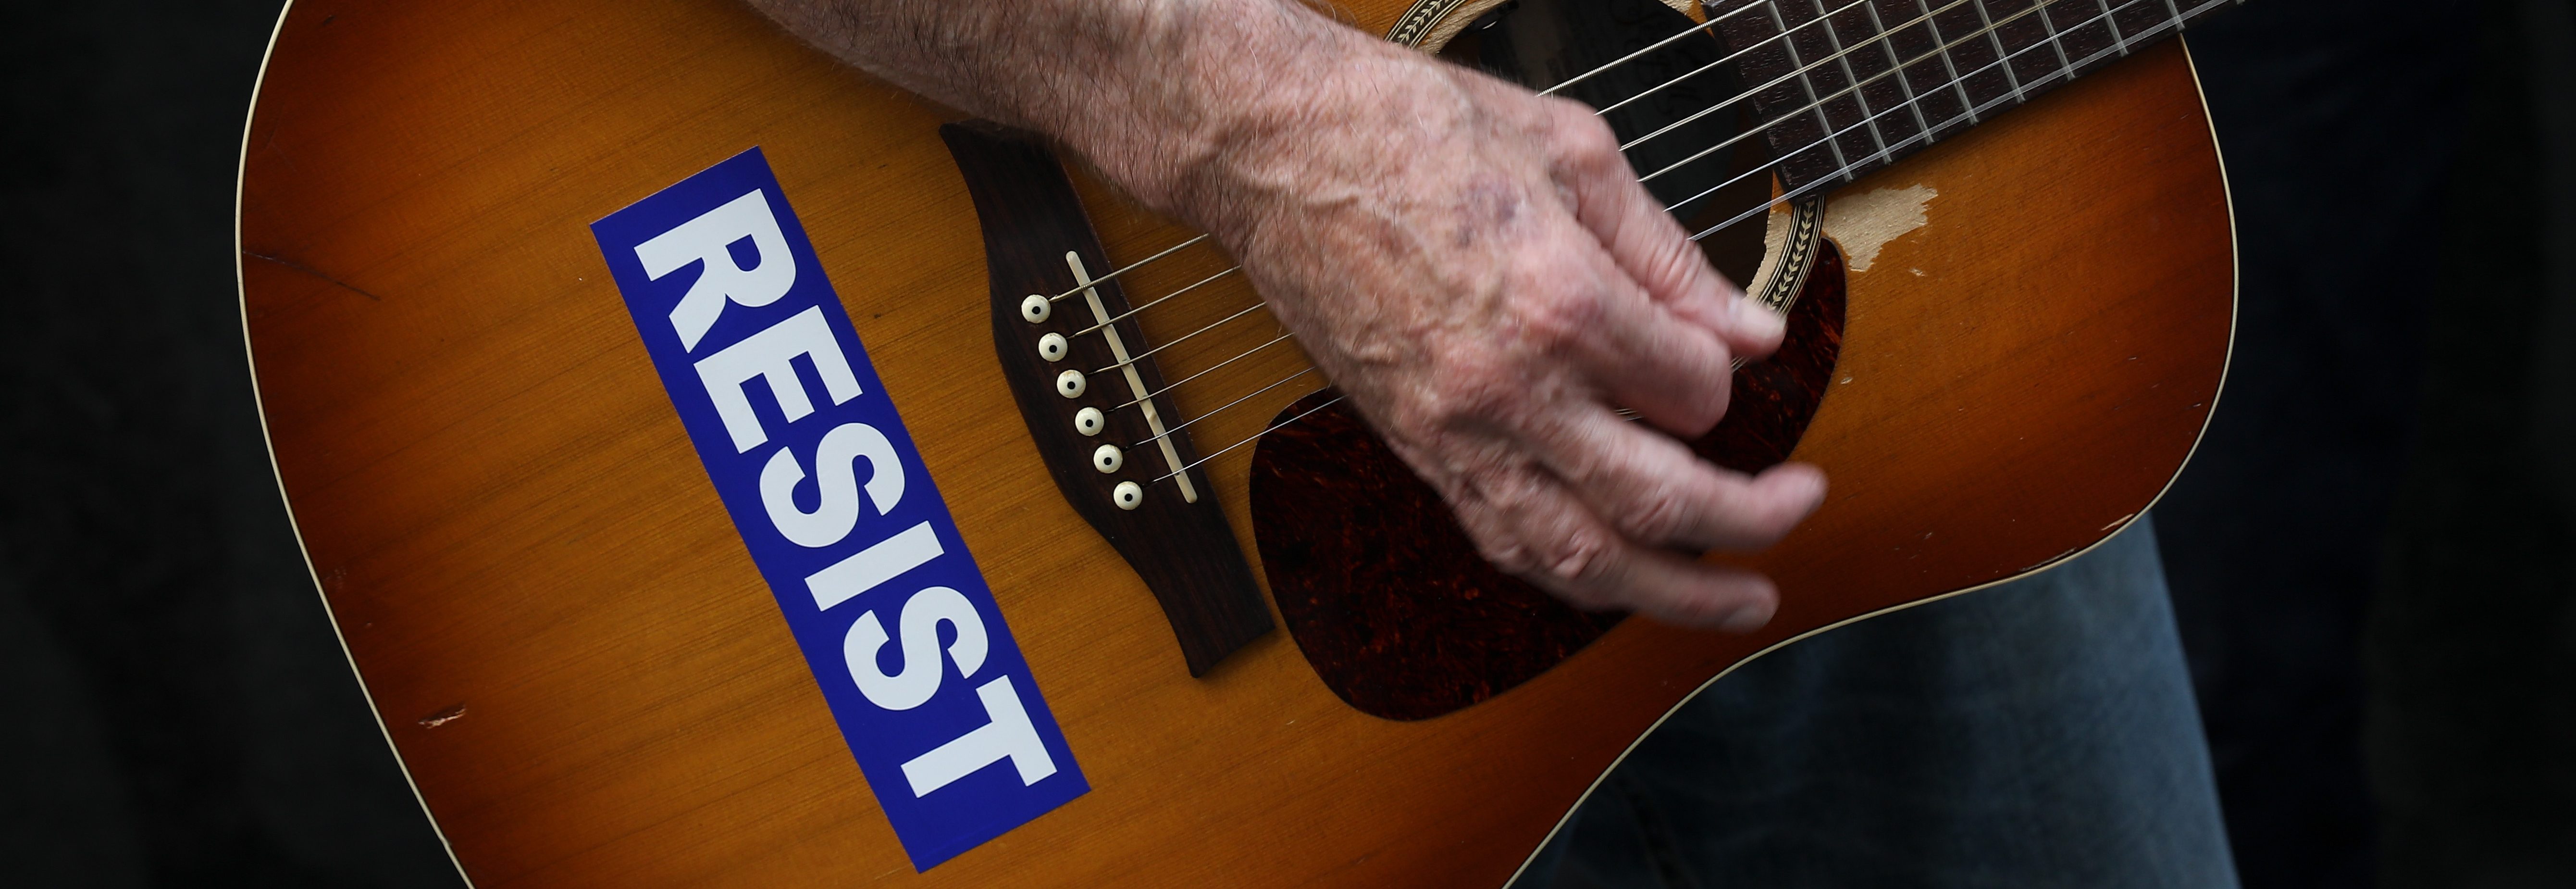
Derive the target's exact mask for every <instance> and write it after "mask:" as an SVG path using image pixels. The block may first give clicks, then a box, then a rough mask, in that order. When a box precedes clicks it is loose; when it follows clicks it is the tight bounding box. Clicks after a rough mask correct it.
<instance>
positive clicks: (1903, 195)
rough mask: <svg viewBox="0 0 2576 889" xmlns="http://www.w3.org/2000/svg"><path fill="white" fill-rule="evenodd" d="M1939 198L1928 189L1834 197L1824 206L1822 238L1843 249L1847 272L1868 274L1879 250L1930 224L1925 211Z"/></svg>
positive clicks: (1882, 191)
mask: <svg viewBox="0 0 2576 889" xmlns="http://www.w3.org/2000/svg"><path fill="white" fill-rule="evenodd" d="M1940 196H1941V193H1940V192H1938V191H1934V190H1932V187H1931V186H1929V185H1909V186H1906V187H1904V188H1879V189H1872V190H1870V191H1865V192H1860V193H1857V194H1842V195H1835V196H1834V197H1833V199H1832V200H1829V201H1827V202H1825V237H1826V238H1828V239H1831V240H1832V241H1833V242H1834V245H1835V246H1838V247H1841V248H1842V250H1843V260H1844V261H1845V262H1846V263H1848V264H1849V270H1850V271H1852V272H1855V273H1857V272H1866V271H1869V264H1870V263H1871V262H1872V261H1874V260H1876V259H1877V258H1878V251H1879V248H1881V247H1885V246H1887V242H1889V241H1893V240H1896V239H1897V238H1901V237H1904V236H1905V235H1906V233H1908V232H1912V231H1914V230H1915V229H1918V228H1922V227H1923V226H1924V224H1925V223H1928V222H1930V221H1931V217H1930V216H1929V215H1927V213H1926V208H1928V207H1929V206H1930V205H1931V203H1932V199H1933V198H1937V197H1940Z"/></svg>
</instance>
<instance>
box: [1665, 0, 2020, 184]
mask: <svg viewBox="0 0 2576 889" xmlns="http://www.w3.org/2000/svg"><path fill="white" fill-rule="evenodd" d="M1970 2H1974V0H1950V2H1948V3H1944V4H1941V9H1940V10H1936V11H1935V13H1937V12H1940V11H1947V10H1949V9H1952V8H1955V7H1957V6H1958V5H1959V4H1962V3H1970ZM1935 13H1926V14H1925V15H1927V16H1929V15H1932V14H1935ZM1773 20H1774V21H1777V20H1778V16H1776V15H1775V16H1773ZM1923 20H1924V19H1920V18H1918V19H1916V20H1915V21H1923ZM1913 24H1914V22H1907V23H1905V24H1903V25H1899V26H1898V27H1911V26H1912V25H1913ZM1971 36H1974V35H1971ZM1763 39H1764V40H1765V41H1770V40H1777V39H1779V35H1774V36H1771V37H1766V38H1763ZM1953 45H1956V44H1953ZM1943 48H1944V49H1947V48H1948V47H1943ZM1835 58H1838V57H1835V56H1829V57H1826V58H1822V59H1817V60H1816V61H1814V62H1810V63H1808V64H1807V65H1806V66H1804V67H1801V68H1798V69H1796V70H1793V71H1790V72H1789V73H1787V74H1783V75H1780V76H1778V77H1774V78H1772V79H1771V80H1770V81H1769V82H1766V83H1764V84H1762V85H1761V86H1757V87H1753V88H1752V89H1748V90H1745V91H1744V92H1741V93H1737V94H1736V95H1735V97H1734V98H1732V99H1728V100H1726V101H1724V102H1719V103H1717V104H1715V105H1711V106H1709V107H1707V108H1702V109H1700V110H1698V111H1695V112H1692V113H1691V114H1690V115H1689V116H1687V117H1684V118H1682V119H1680V120H1676V121H1673V122H1672V123H1668V124H1665V125H1664V126H1663V128H1662V129H1658V130H1656V131H1654V132H1651V133H1647V134H1645V135H1643V136H1639V137H1637V138H1634V139H1630V140H1628V141H1627V142H1624V143H1621V144H1620V145H1619V150H1621V151H1626V150H1628V149H1631V148H1635V147H1637V146H1639V145H1642V144H1645V142H1646V141H1647V140H1649V139H1653V138H1655V137H1657V136H1661V135H1663V134H1665V133H1669V132H1672V131H1674V130H1676V129H1680V128H1682V127H1684V126H1687V125H1689V124H1690V123H1691V122H1692V121H1696V120H1698V119H1700V118H1703V117H1707V116H1709V115H1710V114H1713V113H1715V112H1716V111H1717V110H1718V109H1720V108H1724V107H1726V106H1728V105H1732V104H1735V103H1737V102H1741V101H1743V100H1746V99H1750V98H1753V97H1754V96H1756V95H1759V94H1760V93H1761V92H1762V91H1763V90H1767V89H1770V88H1772V87H1775V86H1779V85H1781V84H1783V83H1787V82H1789V78H1792V77H1799V78H1801V79H1802V80H1803V79H1804V77H1803V75H1805V74H1806V73H1807V72H1808V71H1811V70H1814V69H1815V67H1816V66H1817V65H1822V64H1824V63H1826V62H1830V61H1833V60H1834V59H1835ZM1660 88H1661V87H1658V89H1660ZM1807 94H1808V95H1810V96H1813V95H1815V93H1814V92H1813V91H1812V90H1810V91H1809V92H1808V93H1807ZM1834 95H1841V93H1835V94H1834ZM1828 98H1830V97H1828ZM1815 107H1816V106H1815V104H1814V103H1809V104H1808V105H1806V106H1805V107H1802V108H1799V109H1797V110H1795V111H1790V112H1787V113H1784V114H1782V115H1780V116H1779V117H1778V118H1775V119H1773V120H1772V121H1771V123H1770V124H1769V125H1775V126H1776V125H1778V124H1779V123H1781V122H1783V121H1786V120H1788V119H1789V118H1791V117H1795V116H1798V115H1801V114H1805V113H1806V112H1808V111H1810V110H1813V109H1814V108H1815ZM1832 125H1833V124H1831V123H1830V122H1828V123H1827V124H1826V126H1828V127H1830V126H1832ZM1835 156H1836V157H1840V156H1841V153H1840V151H1839V150H1837V151H1836V153H1835Z"/></svg>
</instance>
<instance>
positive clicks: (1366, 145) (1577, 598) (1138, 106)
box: [753, 0, 1825, 631]
mask: <svg viewBox="0 0 2576 889" xmlns="http://www.w3.org/2000/svg"><path fill="white" fill-rule="evenodd" d="M753 3H754V5H756V6H759V7H760V8H762V9H763V10H764V11H765V12H767V13H768V14H769V15H770V16H771V17H773V18H775V19H777V20H778V21H779V22H781V23H782V24H784V25H786V26H787V27H788V28H789V29H790V30H792V31H794V32H795V33H797V34H798V35H800V36H802V37H804V38H805V39H806V40H808V41H810V42H812V43H813V44H815V45H816V46H819V47H822V48H823V49H825V50H826V51H829V52H831V53H833V54H834V55H836V56H839V57H840V58H842V59H844V60H847V61H849V62H850V63H852V64H855V65H857V66H859V67H861V68H864V69H866V70H867V71H869V72H871V73H873V74H875V75H877V76H879V77H883V78H885V79H887V80H890V81H892V82H894V83H896V84H899V85H902V86H904V87H906V88H908V89H911V90H913V91H915V92H918V93H921V94H923V95H926V96H929V97H931V98H934V99H937V100H939V101H942V102H945V103H947V104H949V105H952V106H955V107H957V108H960V109H963V110H966V111H969V112H972V113H975V114H978V115H981V116H984V117H988V118H992V119H995V120H999V121H1002V122H1005V123H1010V124H1013V125H1016V126H1021V127H1025V128H1028V129H1032V130H1037V131H1040V132H1043V133H1046V134H1048V135H1050V136H1052V137H1054V138H1055V139H1057V140H1059V141H1060V142H1061V143H1062V144H1063V145H1064V146H1065V147H1067V148H1069V149H1071V150H1073V151H1075V152H1079V153H1080V154H1081V155H1082V156H1083V157H1084V158H1085V159H1086V160H1088V161H1090V162H1091V163H1092V164H1093V165H1094V166H1095V167H1097V168H1098V169H1099V170H1100V171H1102V172H1103V173H1104V174H1105V175H1107V176H1108V177H1109V178H1110V179H1111V180H1112V181H1113V182H1115V183H1117V184H1118V185H1119V186H1121V187H1122V188H1125V189H1126V190H1128V191H1129V192H1131V193H1132V194H1134V195H1135V196H1136V197H1137V198H1138V199H1139V200H1141V201H1143V202H1144V203H1145V204H1146V205H1147V206H1149V207H1152V208H1154V209H1155V210H1156V211H1158V212H1161V213H1164V214H1167V215H1169V216H1171V217H1173V218H1175V219H1178V220H1181V221H1183V222H1187V223H1190V224H1192V225H1196V226H1198V227H1200V228H1202V229H1204V230H1206V231H1208V232H1210V233H1212V234H1214V235H1215V236H1216V238H1217V239H1218V240H1219V241H1220V242H1221V243H1222V244H1223V245H1224V246H1225V247H1226V249H1227V250H1228V251H1229V252H1230V253H1232V254H1233V256H1234V257H1235V258H1236V259H1237V260H1238V261H1239V262H1241V263H1242V265H1243V269H1244V274H1245V275H1246V276H1247V277H1248V278H1249V279H1250V280H1251V282H1252V283H1253V286H1254V288H1255V289H1256V290H1258V291H1259V292H1260V293H1261V295H1262V298H1263V299H1264V300H1266V301H1267V302H1268V303H1269V305H1270V307H1271V310H1272V311H1273V313H1275V314H1276V315H1277V316H1278V317H1279V319H1280V320H1281V321H1282V322H1283V323H1285V324H1286V325H1287V326H1288V328H1289V329H1290V330H1291V331H1293V332H1295V333H1296V334H1297V337H1298V341H1299V342H1300V343H1301V344H1302V345H1303V346H1304V348H1305V350H1306V352H1307V354H1308V355H1309V356H1310V357H1311V358H1313V359H1314V361H1315V363H1316V364H1317V365H1318V366H1319V367H1321V368H1322V369H1323V371H1324V372H1325V373H1326V374H1327V375H1328V376H1330V377H1331V378H1332V380H1333V382H1334V383H1335V384H1336V385H1338V386H1340V387H1341V388H1342V390H1343V391H1344V392H1345V393H1346V395H1347V396H1348V398H1349V400H1350V402H1351V403H1353V404H1355V405H1356V406H1357V407H1358V408H1359V410H1360V412H1361V413H1362V415H1364V416H1365V417H1367V418H1368V420H1369V421H1370V422H1371V423H1372V424H1373V425H1374V426H1375V427H1376V428H1377V430H1378V431H1379V433H1380V434H1381V435H1383V436H1384V437H1385V438H1386V440H1387V442H1388V443H1389V444H1390V445H1392V446H1393V447H1394V448H1395V451H1396V453H1398V454H1399V455H1401V456H1402V457H1403V458H1404V459H1405V461H1406V462H1407V463H1409V464H1410V465H1411V466H1412V467H1413V469H1414V471H1416V472H1417V473H1420V474H1421V476H1422V477H1423V479H1424V480H1425V481H1427V482H1429V483H1430V484H1431V485H1432V486H1433V487H1434V488H1436V489H1437V490H1439V491H1440V493H1441V495H1442V496H1443V497H1444V498H1446V499H1447V501H1448V503H1449V506H1450V508H1451V509H1452V511H1453V512H1454V513H1455V514H1456V515H1457V518H1458V521H1459V523H1460V524H1461V525H1462V526H1463V527H1465V528H1466V530H1467V533H1468V535H1469V536H1470V537H1472V538H1473V539H1474V540H1475V541H1476V543H1477V546H1478V547H1479V549H1480V550H1481V551H1482V552H1483V554H1484V555H1485V557H1486V558H1488V559H1490V560H1492V561H1493V562H1494V564H1496V565H1497V566H1500V567H1501V568H1503V569H1504V570H1506V571H1510V572H1512V573H1513V574H1515V575H1518V576H1520V577H1523V578H1526V579H1528V580H1530V581H1531V582H1533V583H1536V584H1538V585H1539V586H1541V587H1543V588H1545V589H1547V590H1549V591H1551V592H1553V593H1555V594H1556V595H1558V596H1560V597H1563V598H1564V599H1566V600H1567V601H1569V602H1572V603H1573V604H1575V605H1578V606H1581V607H1586V608H1627V609H1633V610H1637V611H1640V612H1643V613H1647V614H1650V615H1653V616H1656V617H1659V618H1662V619H1664V620H1668V621H1673V622H1677V623H1685V624H1693V625H1701V626H1713V627H1721V628H1724V629H1728V630H1734V631H1747V630H1751V629H1754V628H1757V627H1760V626H1761V625H1762V624H1763V623H1765V622H1767V621H1768V620H1769V619H1770V617H1771V614H1772V613H1773V611H1774V610H1775V609H1776V607H1777V605H1778V600H1779V592H1778V590H1777V589H1776V588H1775V587H1774V586H1773V585H1772V584H1771V582H1770V581H1769V580H1768V579H1767V578H1764V577H1762V576H1760V575H1758V574H1755V573H1752V572H1748V571H1744V570H1741V569H1736V568H1729V567H1725V566H1719V565H1712V564H1707V563H1704V562H1702V561H1700V560H1699V559H1696V558H1693V557H1692V556H1690V555H1688V554H1687V553H1686V552H1683V551H1705V550H1739V551H1740V550H1749V549H1757V548H1760V547H1763V546H1766V545H1769V544H1770V543H1771V542H1772V541H1774V540H1777V539H1779V537H1780V536H1781V535H1782V534H1785V533H1787V532H1788V530H1789V529H1790V528H1791V527H1792V526H1794V525H1796V523H1797V522H1798V521H1799V520H1800V519H1803V518H1805V517H1806V515H1807V514H1808V513H1809V512H1811V511H1813V510H1814V509H1815V507H1816V505H1817V504H1818V503H1819V502H1820V501H1821V500H1822V499H1823V497H1824V490H1825V480H1824V475H1823V473H1821V472H1818V471H1817V470H1816V469H1815V468H1814V467H1810V466H1805V465H1800V464H1789V465H1783V466H1778V467H1774V468H1772V469H1770V470H1767V471H1765V472H1763V473H1761V474H1760V475H1757V476H1746V475H1743V474H1741V473H1736V472H1732V471H1729V470H1726V469H1723V468H1721V467H1718V466H1715V465H1712V464H1710V463H1708V462H1706V461H1703V460H1700V459H1698V458H1697V457H1696V456H1694V455H1693V454H1691V453H1690V451H1689V450H1688V449H1687V448H1685V447H1684V446H1683V445H1682V443H1681V442H1680V441H1679V440H1676V439H1675V438H1674V436H1676V435H1679V436H1696V435H1698V434H1701V433H1704V432H1706V431H1707V430H1708V429H1709V428H1710V427H1712V426H1714V425H1716V423H1717V421H1718V418H1719V417H1720V416H1721V415H1723V414H1724V413H1725V411H1726V399H1727V393H1728V390H1729V385H1728V382H1727V377H1728V374H1729V372H1730V371H1729V368H1730V366H1731V365H1730V362H1731V361H1732V360H1733V359H1735V358H1736V357H1738V356H1746V357H1758V356H1761V355H1766V354H1769V353H1770V351H1771V350H1772V349H1774V348H1776V347H1777V346H1778V345H1779V342H1780V337H1781V332H1782V328H1781V323H1780V321H1779V319H1778V318H1776V317H1775V316H1773V315H1771V314H1770V313H1769V312H1765V311H1762V310H1761V309H1759V308H1758V307H1756V306H1754V305H1753V304H1752V303H1750V302H1749V301H1747V300H1745V299H1744V297H1743V294H1742V292H1741V291H1740V290H1738V289H1737V288H1736V287H1735V285H1733V284H1731V283H1729V282H1728V281H1727V280H1726V279H1725V278H1724V277H1723V276H1721V275H1719V274H1718V273H1717V271H1716V270H1715V269H1713V268H1711V267H1710V266H1709V265H1708V262H1707V260H1706V259H1705V257H1704V256H1703V255H1702V254H1701V253H1700V251H1699V250H1698V249H1697V247H1696V246H1695V245H1693V244H1692V243H1691V242H1690V241H1689V240H1688V239H1687V238H1685V237H1684V235H1683V233H1682V231H1681V229H1680V227H1679V226H1678V225H1677V224H1676V223H1674V222H1673V220H1672V218H1671V217H1670V216H1668V215H1666V214H1665V213H1664V212H1663V210H1662V208H1661V205H1659V204H1658V203H1656V202H1655V201H1654V199H1653V198H1652V197H1651V196H1650V195H1649V194H1648V193H1647V192H1646V190H1645V189H1644V187H1643V186H1640V185H1639V184H1638V183H1637V180H1636V175H1635V173H1634V172H1632V171H1631V170H1630V169H1629V167H1628V165H1627V163H1626V161H1625V160H1624V159H1623V158H1622V157H1621V156H1620V155H1619V152H1618V144H1617V142H1616V140H1615V139H1614V138H1613V137H1612V135H1611V133H1610V130H1609V128H1608V127H1607V126H1606V125H1604V124H1602V123H1601V122H1600V120H1599V119H1598V118H1596V117H1594V116H1593V115H1592V114H1591V113H1590V111H1589V109H1587V108H1585V107H1584V106H1582V105H1579V104H1576V103H1574V102H1570V101H1565V100H1560V99H1553V98H1544V97H1540V96H1538V95H1535V94H1533V93H1531V92H1530V91H1529V90H1527V89H1523V88H1521V87H1519V86H1516V85H1513V84H1508V83H1505V82H1502V81H1499V80H1496V79H1494V78H1491V77H1487V76H1485V75H1482V74H1479V73H1476V72H1472V71H1468V70H1466V69H1463V68H1460V67H1457V66H1454V65H1449V64H1446V63H1442V62H1440V61H1438V60H1436V59H1433V58H1430V57H1428V56H1425V55H1423V54H1421V53H1418V52H1414V51H1412V50H1408V49H1404V48H1401V47H1397V46H1394V45H1392V44H1389V43H1386V42H1385V41H1382V40H1378V39H1375V38H1373V37H1370V36H1369V35H1366V34H1363V33H1361V32H1359V31H1357V30H1354V29H1352V28H1349V27H1346V26H1343V25H1341V24H1338V23H1335V22H1333V21H1331V20H1329V19H1327V18H1326V17H1324V15H1322V14H1319V13H1317V12H1316V11H1314V10H1312V9H1309V8H1307V7H1305V6H1302V5H1298V4H1296V3H1293V2H1289V0H1018V2H1015V3H1008V4H997V3H960V2H955V0H753ZM1614 404H1616V405H1622V406H1626V407H1628V408H1630V409H1632V410H1634V411H1636V412H1637V413H1638V414H1639V415H1640V416H1642V417H1643V418H1644V420H1645V421H1646V422H1645V423H1634V422H1629V421H1626V420H1623V419H1621V418H1620V417H1619V416H1618V415H1617V414H1616V413H1614V412H1613V410H1612V409H1611V405H1614Z"/></svg>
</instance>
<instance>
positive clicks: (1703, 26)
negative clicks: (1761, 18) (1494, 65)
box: [1538, 0, 1869, 96]
mask: <svg viewBox="0 0 2576 889" xmlns="http://www.w3.org/2000/svg"><path fill="white" fill-rule="evenodd" d="M1867 2H1869V0H1854V2H1853V3H1852V4H1851V5H1849V6H1844V7H1842V9H1837V10H1834V12H1841V11H1843V9H1850V8H1852V7H1853V6H1859V5H1860V4H1862V3H1867ZM1760 8H1762V4H1761V3H1747V4H1745V5H1743V6H1739V7H1736V9H1735V11H1734V12H1729V13H1726V14H1724V15H1715V16H1710V17H1709V19H1708V21H1705V22H1700V23H1698V24H1695V25H1692V26H1690V27H1687V28H1683V29H1682V30H1681V33H1679V34H1675V35H1673V36H1670V37H1666V38H1664V39H1662V40H1657V41H1655V42H1653V43H1651V44H1647V46H1646V48H1644V49H1640V50H1637V51H1636V52H1632V53H1629V54H1627V55H1624V56H1620V57H1618V58H1615V59H1611V60H1610V61H1607V62H1603V63H1601V65H1600V67H1597V68H1594V69H1592V70H1590V71H1585V72H1583V73H1581V74H1577V75H1574V76H1572V77H1568V78H1566V79H1564V80H1561V81H1558V82H1557V84H1556V85H1555V86H1551V87H1548V88H1546V89H1543V90H1539V91H1538V94H1539V95H1542V96H1553V95H1556V91H1557V90H1561V89H1564V88H1566V87H1569V86H1573V85H1575V84H1578V83H1582V82H1584V81H1586V80H1590V79H1592V75H1595V74H1599V73H1601V72H1603V71H1608V70H1610V69H1612V68H1616V67H1619V66H1621V65H1625V64H1628V63H1629V62H1633V61H1636V60H1637V58H1638V57H1640V56H1643V55H1645V54H1647V53H1650V52H1654V51H1655V50H1659V49H1662V48H1664V47H1666V46H1670V45H1672V42H1673V41H1676V40H1680V39H1682V38H1684V37H1688V36H1690V35H1692V34H1696V33H1699V32H1701V31H1706V30H1708V29H1710V28H1714V27H1717V23H1719V22H1723V21H1726V20H1727V19H1731V18H1734V17H1736V16H1739V15H1743V14H1745V13H1748V12H1752V11H1754V10H1756V9H1760ZM1830 14H1831V13H1828V15H1830ZM1712 36H1714V35H1712Z"/></svg>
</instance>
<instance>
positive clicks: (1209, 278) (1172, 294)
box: [1073, 266, 1243, 336]
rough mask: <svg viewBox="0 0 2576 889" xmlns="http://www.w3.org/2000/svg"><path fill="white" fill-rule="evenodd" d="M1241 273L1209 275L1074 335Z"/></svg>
mask: <svg viewBox="0 0 2576 889" xmlns="http://www.w3.org/2000/svg"><path fill="white" fill-rule="evenodd" d="M1240 271H1243V267H1242V266H1234V267H1232V268H1228V269H1226V270H1225V271H1222V272H1218V273H1216V274H1213V275H1209V276H1207V277H1205V278H1200V279H1199V280H1198V283H1197V284H1192V285H1190V286H1188V287H1183V288H1181V289H1179V290H1175V291H1172V292H1170V293H1166V294H1163V295H1161V296H1158V297H1155V298H1153V299H1152V300H1151V301H1148V302H1146V303H1145V304H1144V305H1141V306H1136V307H1134V308H1130V309H1128V310H1127V311H1124V312H1120V313H1118V315H1117V317H1114V318H1111V319H1109V320H1107V321H1102V322H1100V323H1098V324H1094V325H1091V326H1090V327H1085V328H1083V329H1081V330H1077V331H1074V332H1073V335H1074V336H1081V335H1083V334H1086V333H1090V332H1092V331H1095V330H1099V329H1101V328H1103V327H1107V326H1109V325H1112V324H1116V323H1118V322H1120V321H1125V320H1127V318H1128V317H1129V316H1132V315H1134V314H1136V313H1138V312H1142V311H1144V310H1146V309H1150V308H1153V307H1154V306H1155V305H1156V304H1159V303H1161V302H1163V301H1164V300H1168V299H1171V298H1172V297H1175V296H1179V295H1181V294H1184V293H1188V292H1190V291H1192V290H1197V289H1199V286H1200V285H1202V284H1206V283H1207V282H1210V281H1214V280H1216V279H1218V278H1222V277H1225V276H1227V275H1231V274H1234V273H1236V272H1240Z"/></svg>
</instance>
